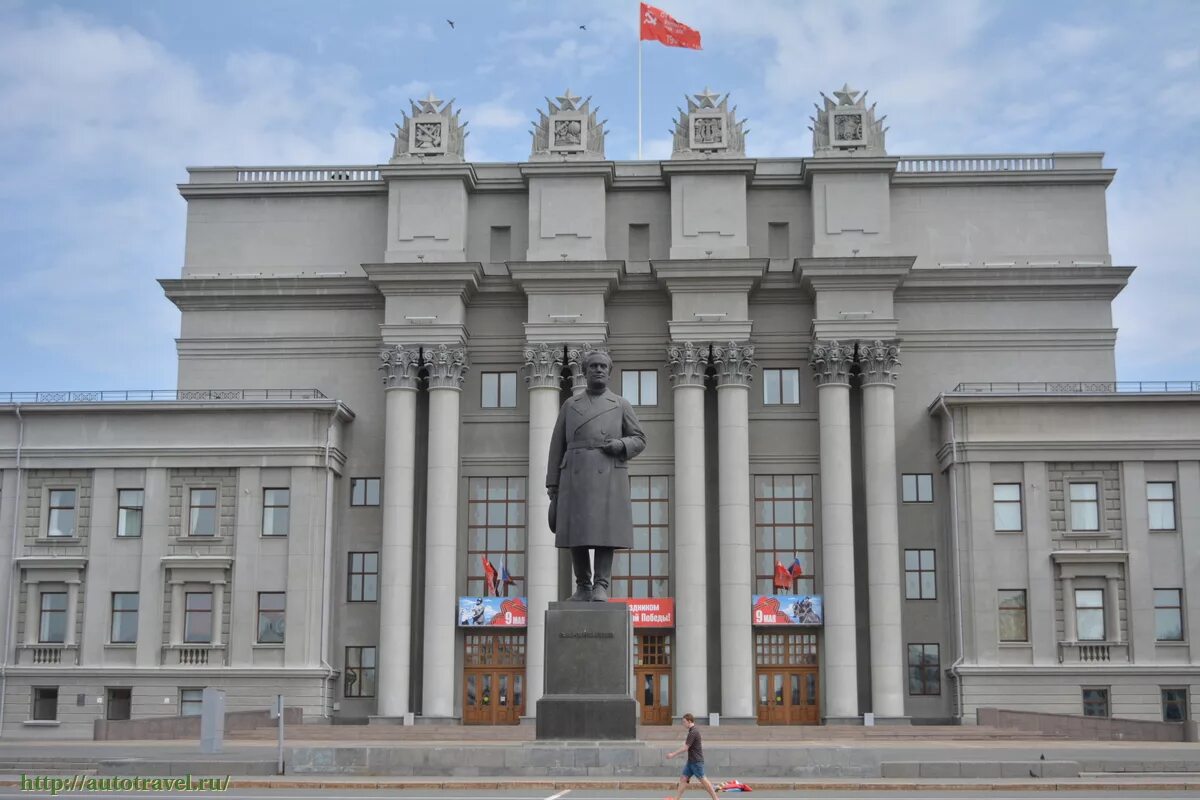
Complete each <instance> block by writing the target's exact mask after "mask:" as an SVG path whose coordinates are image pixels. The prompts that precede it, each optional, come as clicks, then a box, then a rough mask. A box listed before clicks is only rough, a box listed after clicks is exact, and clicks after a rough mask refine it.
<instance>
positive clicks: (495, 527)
mask: <svg viewBox="0 0 1200 800" xmlns="http://www.w3.org/2000/svg"><path fill="white" fill-rule="evenodd" d="M484 561H487V563H488V564H491V565H492V568H493V569H494V570H495V572H496V578H497V581H498V582H499V584H500V585H499V586H498V587H495V586H493V587H489V586H488V582H489V574H488V571H487V568H486V567H485V566H484ZM504 570H507V571H508V577H509V578H510V579H511V583H508V582H505V581H504V580H503V572H504ZM493 591H497V593H498V594H499V595H500V596H502V597H509V596H512V597H520V596H522V595H524V594H525V479H524V478H471V479H470V480H469V481H468V482H467V594H469V595H477V596H483V595H488V594H491V593H492V592H493Z"/></svg>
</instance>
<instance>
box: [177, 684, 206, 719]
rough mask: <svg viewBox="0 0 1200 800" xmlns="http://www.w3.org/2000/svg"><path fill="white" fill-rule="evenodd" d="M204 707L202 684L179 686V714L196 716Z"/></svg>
mask: <svg viewBox="0 0 1200 800" xmlns="http://www.w3.org/2000/svg"><path fill="white" fill-rule="evenodd" d="M203 709H204V687H203V686H180V687H179V716H181V717H198V716H200V714H201V712H202V711H203Z"/></svg>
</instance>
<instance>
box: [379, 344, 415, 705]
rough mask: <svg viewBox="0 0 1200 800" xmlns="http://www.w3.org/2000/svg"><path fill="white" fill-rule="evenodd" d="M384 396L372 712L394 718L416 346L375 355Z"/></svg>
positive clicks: (407, 615)
mask: <svg viewBox="0 0 1200 800" xmlns="http://www.w3.org/2000/svg"><path fill="white" fill-rule="evenodd" d="M380 358H381V359H382V361H383V364H381V365H380V369H381V370H382V371H383V385H384V387H385V391H386V394H385V399H386V412H385V413H386V415H387V416H386V427H385V431H384V453H383V487H382V489H383V491H382V495H383V546H382V549H381V551H380V554H379V560H380V569H379V658H378V660H377V663H378V667H377V668H376V669H377V670H378V684H377V688H376V692H377V694H378V698H379V699H378V714H379V716H381V717H399V716H403V715H404V714H407V713H408V712H409V711H411V710H412V705H411V699H410V697H409V692H408V689H409V678H410V675H411V668H410V665H411V660H412V654H411V652H410V642H411V639H412V588H413V568H412V567H413V563H412V562H413V487H414V482H413V479H414V477H415V465H416V444H415V443H416V434H417V372H418V370H419V369H420V367H421V353H420V350H418V349H417V348H416V347H399V346H396V347H391V348H388V349H386V350H384V351H383V352H382V353H380Z"/></svg>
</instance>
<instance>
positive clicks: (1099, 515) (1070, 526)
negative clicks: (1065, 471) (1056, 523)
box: [1066, 478, 1104, 533]
mask: <svg viewBox="0 0 1200 800" xmlns="http://www.w3.org/2000/svg"><path fill="white" fill-rule="evenodd" d="M1076 486H1079V487H1084V486H1092V487H1094V488H1095V490H1096V496H1095V497H1094V498H1092V499H1086V498H1085V499H1080V500H1076V499H1075V498H1074V497H1072V494H1073V493H1074V491H1075V487H1076ZM1066 494H1067V497H1066V500H1067V530H1068V531H1070V532H1071V533H1100V532H1101V531H1103V530H1104V514H1103V507H1104V484H1103V482H1102V481H1101V480H1100V479H1099V478H1095V479H1090V480H1087V479H1080V480H1070V481H1067V491H1066ZM1076 504H1079V505H1080V506H1081V507H1084V506H1086V505H1089V504H1090V505H1091V506H1092V507H1093V508H1094V509H1095V513H1096V527H1094V528H1078V527H1076V526H1075V508H1076Z"/></svg>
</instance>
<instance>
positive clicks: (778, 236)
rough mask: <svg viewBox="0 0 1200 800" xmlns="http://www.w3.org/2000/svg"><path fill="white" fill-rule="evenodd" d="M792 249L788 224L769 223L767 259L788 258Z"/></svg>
mask: <svg viewBox="0 0 1200 800" xmlns="http://www.w3.org/2000/svg"><path fill="white" fill-rule="evenodd" d="M790 250H791V248H790V246H789V243H788V224H787V223H786V222H768V223H767V257H768V258H787V257H788V255H789V252H790Z"/></svg>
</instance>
